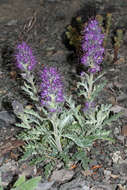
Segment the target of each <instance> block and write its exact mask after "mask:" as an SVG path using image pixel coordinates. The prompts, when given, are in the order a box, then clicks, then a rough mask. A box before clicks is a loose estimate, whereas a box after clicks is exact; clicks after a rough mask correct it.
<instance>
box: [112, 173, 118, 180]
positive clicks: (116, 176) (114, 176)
mask: <svg viewBox="0 0 127 190" xmlns="http://www.w3.org/2000/svg"><path fill="white" fill-rule="evenodd" d="M110 176H111V177H112V178H113V179H117V178H119V175H114V174H110Z"/></svg>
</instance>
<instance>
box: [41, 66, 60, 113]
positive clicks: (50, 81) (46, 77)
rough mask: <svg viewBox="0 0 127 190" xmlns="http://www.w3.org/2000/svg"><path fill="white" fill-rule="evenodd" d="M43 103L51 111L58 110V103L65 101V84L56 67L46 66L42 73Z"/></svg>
mask: <svg viewBox="0 0 127 190" xmlns="http://www.w3.org/2000/svg"><path fill="white" fill-rule="evenodd" d="M41 80H42V83H41V103H42V105H43V106H45V107H46V108H47V109H48V110H49V111H50V112H56V111H58V105H59V103H61V102H64V95H63V84H62V80H61V77H60V75H59V74H58V71H57V69H56V68H54V67H49V68H47V67H45V68H44V69H43V71H42V75H41Z"/></svg>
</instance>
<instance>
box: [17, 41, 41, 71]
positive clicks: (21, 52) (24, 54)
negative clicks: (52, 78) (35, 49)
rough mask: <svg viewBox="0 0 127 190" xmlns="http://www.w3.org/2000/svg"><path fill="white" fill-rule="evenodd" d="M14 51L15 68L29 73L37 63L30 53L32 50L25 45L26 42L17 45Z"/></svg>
mask: <svg viewBox="0 0 127 190" xmlns="http://www.w3.org/2000/svg"><path fill="white" fill-rule="evenodd" d="M16 50H17V51H16V55H15V56H16V65H17V67H18V68H19V69H21V70H28V71H31V70H32V69H33V68H34V66H35V65H36V63H37V61H36V59H35V57H34V55H33V53H32V49H31V48H30V47H29V46H28V45H27V44H26V42H22V43H21V44H18V45H17V48H16Z"/></svg>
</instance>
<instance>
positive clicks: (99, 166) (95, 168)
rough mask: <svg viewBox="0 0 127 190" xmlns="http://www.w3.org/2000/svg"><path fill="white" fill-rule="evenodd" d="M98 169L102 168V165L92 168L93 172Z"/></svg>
mask: <svg viewBox="0 0 127 190" xmlns="http://www.w3.org/2000/svg"><path fill="white" fill-rule="evenodd" d="M98 168H102V165H95V166H92V168H91V169H92V170H96V169H98Z"/></svg>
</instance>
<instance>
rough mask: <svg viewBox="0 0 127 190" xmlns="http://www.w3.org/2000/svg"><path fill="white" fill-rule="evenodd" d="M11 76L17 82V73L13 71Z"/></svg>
mask: <svg viewBox="0 0 127 190" xmlns="http://www.w3.org/2000/svg"><path fill="white" fill-rule="evenodd" d="M10 76H11V78H12V79H14V80H15V79H16V76H17V73H16V71H11V72H10Z"/></svg>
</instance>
